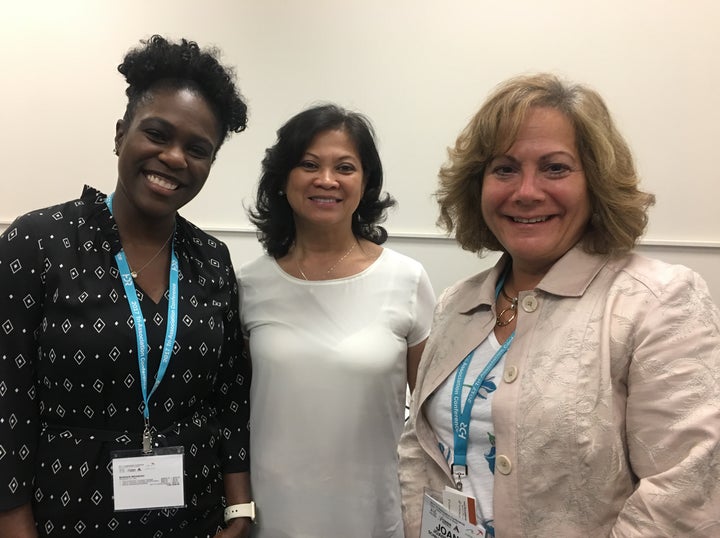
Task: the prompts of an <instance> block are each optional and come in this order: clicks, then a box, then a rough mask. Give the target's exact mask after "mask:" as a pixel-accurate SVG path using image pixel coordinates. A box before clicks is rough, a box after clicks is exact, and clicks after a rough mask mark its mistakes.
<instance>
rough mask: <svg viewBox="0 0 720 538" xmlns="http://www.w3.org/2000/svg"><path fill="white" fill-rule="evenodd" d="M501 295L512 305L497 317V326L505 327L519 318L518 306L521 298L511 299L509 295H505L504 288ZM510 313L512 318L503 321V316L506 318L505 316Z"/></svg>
mask: <svg viewBox="0 0 720 538" xmlns="http://www.w3.org/2000/svg"><path fill="white" fill-rule="evenodd" d="M500 293H502V295H503V297H505V299H506V300H507V301H508V302H509V303H510V306H508V307H507V308H503V309H502V310H501V311H500V313H499V314H498V315H497V316H495V324H496V325H497V326H498V327H505V326H506V325H509V324H510V323H512V321H513V320H514V319H515V317H516V316H517V305H518V300H519V299H520V297H519V296H516V297H510V296H509V295H508V294H507V293H505V287H504V286H503V288H502V289H501V290H500ZM508 312H509V313H510V316H509V317H508V318H507V319H505V320H503V316H505V314H507V313H508Z"/></svg>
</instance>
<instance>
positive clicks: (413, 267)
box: [381, 247, 425, 274]
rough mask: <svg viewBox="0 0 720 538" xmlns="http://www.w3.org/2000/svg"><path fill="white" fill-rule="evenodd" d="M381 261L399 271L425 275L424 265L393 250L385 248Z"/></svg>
mask: <svg viewBox="0 0 720 538" xmlns="http://www.w3.org/2000/svg"><path fill="white" fill-rule="evenodd" d="M381 260H382V261H383V262H384V263H386V264H388V265H390V266H392V267H395V268H397V269H404V270H406V271H408V272H411V273H414V274H420V273H425V268H424V267H423V265H422V264H421V263H420V262H419V261H417V260H416V259H415V258H411V257H410V256H406V255H405V254H401V253H400V252H398V251H396V250H393V249H391V248H387V247H383V252H382V254H381Z"/></svg>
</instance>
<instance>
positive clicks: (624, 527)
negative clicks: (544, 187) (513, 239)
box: [400, 248, 720, 538]
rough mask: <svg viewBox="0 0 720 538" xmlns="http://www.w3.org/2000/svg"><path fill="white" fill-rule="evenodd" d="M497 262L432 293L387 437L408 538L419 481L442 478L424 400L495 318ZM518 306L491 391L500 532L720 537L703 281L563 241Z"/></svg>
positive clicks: (712, 316) (718, 365)
mask: <svg viewBox="0 0 720 538" xmlns="http://www.w3.org/2000/svg"><path fill="white" fill-rule="evenodd" d="M507 261H508V259H507V257H503V258H502V259H501V260H500V261H499V262H498V264H497V265H496V266H495V267H494V268H493V269H491V270H489V271H486V272H484V273H481V274H479V275H476V276H473V277H471V278H469V279H467V280H464V281H461V282H459V283H458V284H456V285H454V286H453V287H451V288H449V289H448V290H446V291H445V292H444V293H443V295H442V296H441V297H440V299H439V303H438V305H437V308H436V312H435V318H434V321H433V327H432V331H431V334H430V338H429V340H428V343H427V346H426V348H425V353H424V354H423V357H422V360H421V362H420V368H419V372H418V380H417V386H416V389H415V393H414V395H413V400H412V404H411V409H410V419H409V421H408V422H407V424H406V428H405V431H404V433H403V436H402V438H401V441H400V481H401V486H402V495H403V518H404V522H405V531H406V538H416V537H417V536H418V535H419V532H420V519H421V510H422V493H423V488H424V487H430V488H432V489H436V490H442V488H443V487H444V486H445V485H446V484H447V485H451V484H452V481H451V478H450V471H449V469H448V465H447V463H446V461H445V459H444V458H443V456H442V455H441V453H440V451H439V449H438V448H437V439H436V436H435V434H434V432H433V428H432V425H431V424H429V423H428V421H427V419H426V418H425V411H424V410H425V405H426V403H427V402H428V399H429V398H431V397H432V395H433V392H434V391H435V390H436V389H437V388H438V386H439V385H440V384H441V383H442V382H443V381H444V380H445V379H447V378H448V377H449V376H450V375H452V374H453V372H454V371H455V369H456V368H457V366H458V365H459V364H460V362H461V361H462V359H463V358H464V357H465V356H466V355H467V354H468V353H469V352H470V350H472V349H473V348H474V347H476V346H477V345H478V344H479V343H480V342H481V341H482V340H484V339H485V338H486V337H487V336H488V334H489V333H490V331H491V330H492V329H493V323H494V321H495V311H494V287H495V285H496V283H497V280H498V276H499V274H500V272H501V271H502V269H503V268H504V266H505V264H506V263H507ZM519 304H520V307H519V314H518V320H517V328H516V336H515V340H514V341H513V343H512V345H511V347H510V349H509V350H508V352H507V354H506V355H505V367H504V368H505V369H504V374H503V381H502V382H501V383H500V384H499V387H498V390H497V391H496V392H495V393H494V396H493V403H492V412H493V422H494V424H495V442H496V462H495V479H494V501H493V504H494V506H493V508H494V514H495V515H494V517H495V521H494V524H495V530H496V536H497V538H515V537H518V538H519V537H561V538H573V537H582V538H596V537H605V536H612V537H643V538H647V537H653V538H655V537H664V536H682V537H689V536H697V537H700V536H702V537H714V538H717V537H720V450H719V449H718V448H719V442H720V314H719V313H718V309H717V307H716V305H715V304H714V303H713V301H712V299H711V297H710V294H709V292H708V289H707V286H706V284H705V282H704V281H703V280H702V279H701V278H700V277H699V276H698V275H697V274H695V273H694V272H692V271H691V270H689V269H687V268H686V267H682V266H671V265H667V264H665V263H662V262H659V261H656V260H651V259H648V258H644V257H641V256H639V255H635V254H630V255H627V256H624V257H621V258H618V259H608V258H607V257H601V256H595V255H590V254H587V253H585V252H583V251H582V250H580V249H579V248H575V249H572V250H570V251H569V252H568V253H567V254H566V255H565V256H564V257H563V258H561V259H560V260H559V261H558V262H557V263H556V264H555V265H554V266H553V267H552V268H551V270H550V271H549V272H548V273H547V275H546V276H545V277H544V278H543V280H542V281H541V282H540V283H539V284H538V286H537V288H536V289H535V290H532V291H526V292H522V293H521V294H520V302H519ZM447 419H448V421H450V417H449V416H448V418H447ZM469 449H470V450H472V445H470V447H469ZM470 472H472V469H471V470H470Z"/></svg>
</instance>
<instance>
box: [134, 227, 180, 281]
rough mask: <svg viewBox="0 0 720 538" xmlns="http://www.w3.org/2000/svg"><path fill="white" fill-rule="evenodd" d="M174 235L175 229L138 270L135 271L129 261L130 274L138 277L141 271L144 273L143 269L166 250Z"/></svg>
mask: <svg viewBox="0 0 720 538" xmlns="http://www.w3.org/2000/svg"><path fill="white" fill-rule="evenodd" d="M173 235H175V230H174V229H173V231H172V233H171V234H170V236H169V237H168V238H167V239H166V240H165V242H164V243H163V245H162V246H161V247H160V250H158V251H157V252H156V253H155V254H154V255H153V257H152V258H150V259H149V260H148V261H147V263H145V265H143V266H142V267H141V268H140V269H138V270H137V271H133V268H132V267H130V261H128V268H129V269H130V276H131V277H133V278H137V277H138V275H139V274H140V273H142V271H143V270H144V269H146V268H147V266H148V265H150V264H151V263H152V262H154V261H155V258H157V257H158V256H160V253H161V252H162V251H163V250H165V247H166V246H167V244H168V243H169V242H170V239H172V237H173Z"/></svg>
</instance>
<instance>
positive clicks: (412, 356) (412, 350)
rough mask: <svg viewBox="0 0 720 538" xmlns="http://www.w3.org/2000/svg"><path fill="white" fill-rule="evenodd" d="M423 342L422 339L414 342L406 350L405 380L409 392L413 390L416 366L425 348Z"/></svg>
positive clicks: (416, 371)
mask: <svg viewBox="0 0 720 538" xmlns="http://www.w3.org/2000/svg"><path fill="white" fill-rule="evenodd" d="M425 342H427V339H425V340H423V341H422V342H420V343H419V344H416V345H414V346H412V347H409V348H408V352H407V382H408V387H410V393H412V392H413V391H414V390H415V380H416V379H417V373H418V366H419V364H420V357H422V354H423V350H424V349H425Z"/></svg>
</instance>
